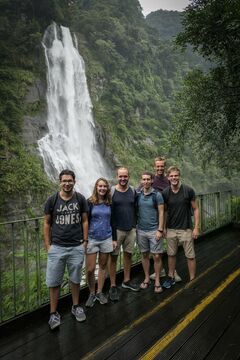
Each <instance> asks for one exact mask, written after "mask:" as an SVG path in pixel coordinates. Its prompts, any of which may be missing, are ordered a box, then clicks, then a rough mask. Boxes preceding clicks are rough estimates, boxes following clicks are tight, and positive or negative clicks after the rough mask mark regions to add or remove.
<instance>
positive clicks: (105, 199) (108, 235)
mask: <svg viewBox="0 0 240 360" xmlns="http://www.w3.org/2000/svg"><path fill="white" fill-rule="evenodd" d="M111 203H112V199H111V191H110V186H109V184H108V182H107V180H106V179H104V178H100V179H98V180H97V181H96V183H95V186H94V189H93V194H92V196H91V197H90V198H89V199H88V205H89V215H88V222H89V231H88V246H87V255H86V271H87V280H88V286H89V291H90V295H89V298H88V300H87V302H86V306H87V307H92V306H93V305H94V302H95V301H96V300H98V301H99V302H100V304H106V303H107V302H108V300H107V297H106V296H105V295H104V294H103V292H102V289H103V285H104V281H105V271H106V266H107V262H108V256H109V253H111V252H112V251H113V249H115V247H116V245H117V243H116V241H113V240H112V227H111ZM97 255H98V265H99V269H98V285H97V293H96V294H95V268H96V260H97Z"/></svg>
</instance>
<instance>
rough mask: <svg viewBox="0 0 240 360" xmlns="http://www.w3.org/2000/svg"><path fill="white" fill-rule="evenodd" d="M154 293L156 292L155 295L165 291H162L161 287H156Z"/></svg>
mask: <svg viewBox="0 0 240 360" xmlns="http://www.w3.org/2000/svg"><path fill="white" fill-rule="evenodd" d="M154 292H155V294H160V293H162V292H163V289H162V287H161V285H154Z"/></svg>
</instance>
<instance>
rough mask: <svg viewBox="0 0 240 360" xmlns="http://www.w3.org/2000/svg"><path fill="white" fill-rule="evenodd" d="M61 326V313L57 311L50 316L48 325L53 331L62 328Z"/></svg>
mask: <svg viewBox="0 0 240 360" xmlns="http://www.w3.org/2000/svg"><path fill="white" fill-rule="evenodd" d="M60 324H61V317H60V315H59V313H58V312H57V311H56V312H55V313H52V314H50V318H49V321H48V325H49V326H50V329H51V330H53V329H55V328H56V327H58V326H60Z"/></svg>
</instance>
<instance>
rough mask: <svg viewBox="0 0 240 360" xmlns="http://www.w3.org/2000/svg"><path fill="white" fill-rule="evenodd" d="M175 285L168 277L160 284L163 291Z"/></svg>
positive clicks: (173, 280) (172, 279)
mask: <svg viewBox="0 0 240 360" xmlns="http://www.w3.org/2000/svg"><path fill="white" fill-rule="evenodd" d="M173 285H175V279H174V277H173V278H172V277H170V276H169V277H168V278H167V279H166V280H165V281H164V282H163V284H162V286H163V287H164V288H165V289H170V287H171V286H173Z"/></svg>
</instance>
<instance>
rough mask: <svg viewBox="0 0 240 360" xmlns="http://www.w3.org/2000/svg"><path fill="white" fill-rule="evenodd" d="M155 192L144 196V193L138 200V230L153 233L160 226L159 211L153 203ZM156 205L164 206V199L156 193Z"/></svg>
mask: <svg viewBox="0 0 240 360" xmlns="http://www.w3.org/2000/svg"><path fill="white" fill-rule="evenodd" d="M153 196H154V195H153V190H152V191H151V192H150V193H148V194H146V195H144V193H143V191H141V193H140V194H139V199H138V229H140V230H143V231H153V230H156V229H157V228H158V226H159V224H158V220H159V215H158V209H157V208H156V207H155V204H154V201H153ZM155 196H156V205H161V204H163V197H162V195H161V194H160V192H157V193H155Z"/></svg>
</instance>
